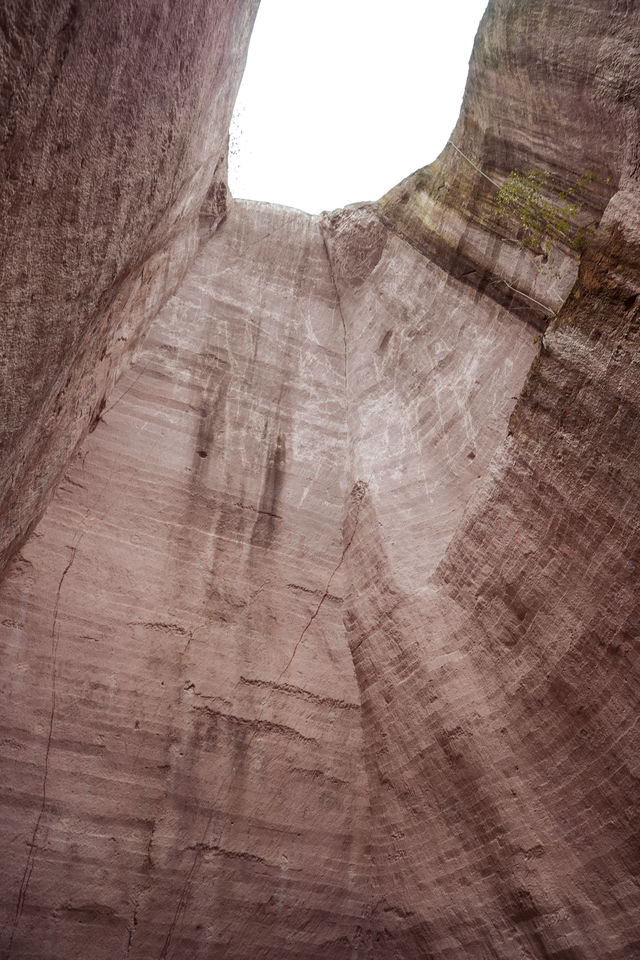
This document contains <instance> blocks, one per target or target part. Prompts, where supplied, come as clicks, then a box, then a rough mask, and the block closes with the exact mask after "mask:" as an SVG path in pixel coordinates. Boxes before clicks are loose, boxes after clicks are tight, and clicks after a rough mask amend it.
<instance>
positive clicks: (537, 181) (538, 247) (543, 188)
mask: <svg viewBox="0 0 640 960" xmlns="http://www.w3.org/2000/svg"><path fill="white" fill-rule="evenodd" d="M595 179H596V177H595V174H594V172H593V170H587V171H586V172H585V173H584V174H583V175H582V176H581V177H580V178H579V179H578V180H577V181H576V182H575V184H574V185H573V186H571V187H569V188H568V189H565V190H561V191H554V189H553V180H552V177H551V174H550V173H549V171H547V170H544V171H539V170H528V171H527V172H526V173H521V172H520V171H518V170H512V171H511V173H510V174H509V176H508V178H507V180H506V181H505V182H504V183H503V184H502V186H501V187H500V190H499V191H498V196H497V199H496V204H497V207H498V210H499V211H500V213H501V214H502V215H503V216H504V217H505V218H508V219H512V218H514V217H515V218H517V220H518V224H519V228H518V242H519V243H520V246H522V247H523V248H525V249H528V250H535V251H538V252H542V253H543V254H544V255H545V259H546V258H547V257H548V256H549V254H550V253H551V249H552V247H553V246H555V245H557V244H564V245H565V246H567V247H569V248H570V249H571V250H577V251H580V252H581V251H582V250H583V249H584V247H585V246H586V243H587V240H588V237H589V234H590V232H591V231H592V229H593V227H592V226H587V227H585V226H584V225H580V224H579V222H578V220H579V217H580V213H581V212H582V206H583V197H584V191H585V187H586V185H587V184H588V183H590V182H592V181H593V180H595ZM554 193H555V199H554V200H552V199H549V198H550V196H552V195H553V194H554Z"/></svg>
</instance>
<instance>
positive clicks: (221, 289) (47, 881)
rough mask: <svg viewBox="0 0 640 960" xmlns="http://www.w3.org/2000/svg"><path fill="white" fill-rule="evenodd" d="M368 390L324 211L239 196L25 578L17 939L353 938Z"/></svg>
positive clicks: (12, 748)
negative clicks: (349, 626)
mask: <svg viewBox="0 0 640 960" xmlns="http://www.w3.org/2000/svg"><path fill="white" fill-rule="evenodd" d="M337 333H339V336H337V335H336V334H337ZM344 404H345V392H344V354H343V338H342V332H341V320H340V315H339V310H338V307H337V302H336V298H335V289H334V286H333V282H332V279H331V275H330V272H329V268H328V262H327V259H326V255H325V249H324V244H323V241H322V237H321V234H320V230H319V226H318V224H317V218H312V217H309V216H307V215H305V214H296V213H292V212H290V211H284V210H281V209H278V208H269V207H266V206H261V205H250V204H246V205H245V204H242V205H241V204H236V205H235V206H234V213H233V216H232V218H231V221H230V222H228V223H227V224H225V225H224V226H223V227H222V228H221V229H220V231H219V233H218V234H216V237H215V238H214V239H213V240H212V241H210V242H209V243H208V244H207V245H206V246H205V247H204V249H203V251H202V252H201V254H200V255H199V257H198V259H197V261H196V263H195V265H194V267H193V268H192V270H191V271H190V273H189V274H188V277H187V279H186V280H185V282H184V283H183V285H182V286H181V289H180V293H179V294H178V295H177V296H176V297H175V298H174V299H173V300H172V301H171V303H170V304H169V306H168V307H167V308H165V310H164V311H163V313H162V314H161V317H160V318H159V320H158V322H157V323H156V324H155V325H154V326H153V328H152V331H151V333H150V335H149V337H148V339H147V341H146V343H145V346H144V349H143V351H142V352H141V354H140V356H139V357H138V359H137V360H136V362H135V364H134V365H133V366H132V367H131V369H130V371H129V372H128V373H127V375H126V376H125V377H123V378H122V379H121V381H120V382H119V384H118V387H117V389H116V391H115V395H114V396H113V397H112V399H111V400H110V401H109V403H108V405H107V407H106V409H105V411H104V412H103V414H102V420H101V422H100V423H98V425H97V427H96V430H95V431H94V433H93V434H91V436H90V440H89V443H88V444H85V446H84V447H83V448H82V449H81V451H80V452H79V454H78V456H77V458H76V460H75V462H74V464H73V466H72V467H71V469H70V470H69V471H68V473H67V475H66V477H65V479H64V480H63V482H62V484H61V485H60V487H59V489H58V492H57V494H56V496H55V499H54V501H53V502H52V504H51V506H50V508H49V510H48V511H47V514H46V517H45V519H44V520H43V521H42V522H41V524H40V525H39V527H38V530H37V533H36V534H35V535H34V536H33V537H32V539H31V540H30V541H29V543H28V544H27V546H26V547H25V548H24V549H23V551H22V553H21V554H20V556H19V558H18V559H17V560H16V562H15V563H14V564H13V565H12V567H11V568H10V572H9V574H8V577H7V579H6V581H5V587H4V594H3V596H4V603H3V611H2V620H3V623H4V630H5V633H4V640H5V642H6V646H4V645H3V646H4V653H3V667H4V669H3V673H4V676H5V677H6V682H5V685H4V703H5V704H8V703H22V704H23V709H22V711H21V713H20V715H19V716H16V715H8V714H6V713H5V711H4V710H3V743H4V747H3V753H4V760H3V766H4V767H5V769H6V770H7V773H8V777H9V780H10V783H11V787H10V789H9V790H8V791H7V790H5V791H3V816H2V819H3V823H4V824H5V828H4V835H5V839H7V840H8V839H9V838H10V837H12V838H13V839H12V840H11V841H10V842H9V843H7V845H6V848H5V849H6V855H5V861H4V863H5V868H4V870H3V879H2V886H3V893H2V903H3V911H4V914H5V916H4V923H5V926H4V930H5V947H4V949H5V950H7V943H9V942H10V943H11V944H12V945H11V949H10V950H9V951H8V953H7V955H8V956H11V957H14V958H15V957H24V958H26V957H38V956H42V955H43V953H42V951H43V950H44V951H45V953H46V955H47V956H49V957H51V958H53V957H55V956H65V957H71V956H83V957H85V956H87V953H86V949H87V943H88V942H89V940H90V941H91V942H92V944H93V946H92V948H91V949H92V953H91V956H92V957H96V958H97V957H113V956H114V955H115V956H119V955H122V956H124V955H127V956H129V957H131V958H134V957H136V956H138V957H159V956H162V957H174V956H175V957H177V956H184V955H185V954H186V955H188V956H190V957H197V956H203V957H204V956H207V957H208V956H211V951H212V950H214V951H215V955H216V956H217V957H229V958H231V957H240V956H245V955H246V943H247V942H249V943H251V944H252V945H253V946H252V951H253V952H252V955H253V956H256V957H257V956H267V955H270V956H272V955H274V954H273V951H274V950H275V951H276V952H277V954H278V956H281V957H285V956H286V957H308V956H310V955H311V954H312V953H313V952H314V951H320V953H321V952H322V951H321V950H320V947H321V944H322V942H323V941H324V940H328V939H330V937H331V938H333V939H335V940H336V943H335V944H334V946H333V947H332V948H331V949H332V950H333V955H334V956H336V957H339V956H344V957H349V956H351V949H352V947H351V946H350V945H349V943H350V942H351V940H352V939H353V935H354V930H355V928H356V927H357V926H358V924H359V923H360V918H361V917H362V916H363V915H364V913H365V901H366V875H367V866H366V845H367V842H368V841H367V822H368V821H367V803H368V800H367V791H366V788H365V776H364V768H363V767H362V765H361V762H360V760H359V758H360V757H361V756H362V749H361V744H360V738H361V733H360V730H361V726H360V705H359V696H358V688H357V685H356V682H355V677H354V674H353V666H352V662H351V657H350V654H349V650H348V646H347V644H346V642H345V640H344V630H343V626H342V608H341V601H342V590H343V577H342V570H341V565H342V559H343V545H342V537H341V516H342V504H343V497H344V475H345V474H344V459H343V450H344V445H345V434H346V419H345V415H344ZM36 584H37V588H35V585H36ZM52 601H53V606H52ZM12 659H13V663H15V662H16V661H18V662H19V663H20V667H19V669H13V668H12ZM27 705H28V708H27ZM61 870H62V873H61V872H60V871H61ZM328 917H330V921H328V920H327V918H328ZM278 931H280V934H278ZM327 931H328V932H327ZM341 938H344V943H343V942H342V940H341ZM269 951H271V952H269Z"/></svg>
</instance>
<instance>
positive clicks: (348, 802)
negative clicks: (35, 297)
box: [0, 0, 640, 960]
mask: <svg viewBox="0 0 640 960" xmlns="http://www.w3.org/2000/svg"><path fill="white" fill-rule="evenodd" d="M639 29H640V14H639V12H638V11H637V10H636V9H635V7H634V6H633V5H632V4H630V3H628V2H627V0H620V2H616V3H606V4H605V3H604V0H584V2H581V3H579V4H574V5H571V6H562V7H561V6H560V5H557V4H553V3H551V0H535V2H531V3H526V4H524V3H519V2H516V0H499V2H495V3H491V4H490V5H489V8H488V12H487V14H486V16H485V19H484V21H483V24H482V25H481V29H480V32H479V36H478V39H477V41H476V46H475V50H474V55H473V58H472V63H471V68H470V81H469V85H468V88H467V93H466V96H465V101H464V104H463V110H462V114H461V119H460V122H459V125H458V127H457V128H456V132H455V134H454V135H453V140H454V142H455V143H456V144H458V146H460V148H461V149H462V150H463V151H464V153H465V154H466V155H467V157H469V158H472V159H473V160H474V162H479V163H480V164H481V165H482V167H483V169H484V170H485V171H486V172H488V173H489V174H490V175H491V176H492V177H493V178H498V180H501V179H503V178H504V177H505V176H506V175H507V174H508V172H509V170H510V169H511V168H513V167H517V168H523V167H525V166H529V165H530V166H533V167H536V168H540V167H542V168H548V169H550V170H552V171H553V172H554V174H555V175H556V176H557V177H558V178H559V180H560V181H564V182H566V183H568V184H571V183H572V182H575V180H576V178H577V177H579V176H580V175H581V173H583V172H584V170H585V169H586V168H589V167H593V169H594V170H595V172H596V174H597V177H598V179H597V181H595V182H593V183H592V184H591V186H590V187H589V192H588V196H587V200H586V212H585V214H584V216H585V217H591V218H594V219H600V218H601V222H600V225H599V227H598V229H597V231H596V232H595V234H594V236H593V238H592V240H591V242H590V243H589V245H588V247H587V249H586V251H585V252H584V254H583V255H582V257H581V258H579V257H578V255H577V253H576V252H575V251H573V250H571V249H570V248H568V247H567V248H566V249H564V248H563V249H560V248H558V249H556V250H555V251H554V253H553V263H554V266H553V270H547V272H546V273H545V272H543V271H542V270H540V269H539V268H540V266H542V264H541V263H540V255H539V254H536V251H527V250H523V249H522V248H521V247H520V246H519V245H518V243H517V241H516V236H515V233H514V229H513V224H509V223H507V222H505V221H503V220H501V219H500V218H499V217H498V215H497V212H496V209H495V204H494V201H495V194H496V188H495V187H494V186H492V185H491V184H490V183H489V182H488V181H487V180H485V178H484V177H483V176H482V175H481V174H480V173H478V172H477V171H476V170H475V169H474V168H473V166H472V165H471V164H470V163H469V161H468V160H465V159H464V158H463V157H461V156H460V155H459V154H457V153H456V152H455V151H454V150H453V148H452V147H451V146H448V147H447V148H446V150H445V151H444V152H443V154H442V156H441V157H440V158H439V160H438V161H437V162H436V163H435V164H433V165H432V166H431V167H430V168H427V169H426V170H424V171H420V172H418V173H417V174H414V175H413V176H412V177H410V178H408V180H407V181H405V182H404V183H403V184H401V185H400V186H399V187H398V188H396V189H395V190H394V191H392V192H391V193H390V194H388V195H387V196H386V197H384V198H382V200H381V201H379V202H378V203H371V204H359V205H356V206H353V207H349V208H346V209H345V210H341V211H335V212H333V213H331V214H325V215H323V216H322V217H312V216H309V215H306V214H303V213H300V212H298V211H292V210H287V209H284V208H279V207H274V206H269V205H267V204H255V203H248V202H241V201H234V202H233V203H232V204H231V205H230V209H229V215H228V217H227V219H226V221H225V222H224V223H223V224H222V225H221V226H220V227H219V229H218V230H217V232H216V233H215V235H214V236H213V237H211V238H209V239H208V240H206V241H205V242H204V243H203V245H202V246H201V248H200V252H199V254H198V257H197V259H196V260H195V262H194V263H193V264H192V266H191V268H190V269H189V271H188V273H187V274H186V276H185V278H184V280H183V281H182V283H181V284H180V286H179V289H178V291H177V293H176V295H175V296H174V297H173V298H172V299H171V300H170V301H169V302H168V303H167V304H166V305H165V306H164V308H163V309H162V311H161V312H160V314H159V315H158V317H157V318H156V319H155V321H154V322H153V324H152V325H151V328H150V330H149V333H148V335H147V337H146V339H145V341H144V343H143V345H142V348H141V351H140V353H139V355H138V357H137V359H136V361H135V363H134V364H133V365H132V366H131V367H130V369H129V370H128V371H127V372H126V374H125V375H123V376H122V377H121V379H120V380H119V382H118V383H117V385H116V387H115V389H114V390H113V391H112V393H111V394H110V396H109V398H108V400H107V403H106V406H105V408H104V410H103V411H102V414H101V417H100V419H99V420H97V422H96V426H95V430H94V431H93V432H92V433H91V434H90V435H89V436H88V437H87V438H86V439H85V440H84V441H83V442H82V444H81V446H80V448H79V450H78V452H77V454H76V456H75V458H74V460H73V462H72V463H71V465H70V466H69V468H68V470H67V472H66V474H65V477H64V480H63V481H62V483H61V484H60V485H59V486H58V488H57V491H56V493H55V496H54V498H53V500H52V501H51V503H50V505H49V507H48V509H47V511H46V513H45V514H44V516H43V518H42V520H41V521H40V523H39V525H38V527H37V528H36V530H35V532H34V533H33V534H32V535H31V537H30V538H29V539H28V540H27V542H26V543H25V544H24V545H23V547H22V549H21V551H20V552H19V553H18V554H17V555H16V556H15V557H14V559H13V560H12V562H11V563H10V564H9V565H8V567H7V569H6V574H5V578H4V581H3V583H2V587H1V589H0V639H1V641H2V643H1V646H0V656H1V658H2V659H1V661H0V663H1V671H2V678H3V679H2V698H1V700H0V756H1V757H2V788H1V790H0V844H1V849H2V854H3V870H2V871H0V911H1V912H0V924H2V927H1V930H2V933H1V934H0V936H1V939H0V957H2V958H3V960H5V958H6V960H23V958H24V960H45V958H46V960H63V958H64V960H103V958H104V960H106V958H109V960H111V958H113V957H117V958H120V957H122V958H123V960H126V958H130V960H182V958H184V960H186V958H189V960H205V958H206V960H213V958H215V960H249V958H251V960H254V958H262V960H321V958H322V960H325V958H327V960H329V958H330V960H425V958H426V960H467V958H469V960H488V958H493V960H634V958H635V957H636V956H640V937H639V934H638V923H637V918H638V916H639V915H640V902H639V901H640V898H639V896H638V873H639V870H638V868H639V866H640V864H639V857H638V844H637V826H636V822H637V815H638V800H639V796H638V758H639V756H640V753H639V750H638V733H637V730H638V712H639V708H640V703H639V700H640V697H639V694H638V690H639V685H638V675H637V674H638V643H637V640H638V627H639V624H640V602H639V600H638V581H639V579H640V569H639V568H640V536H639V534H640V520H639V519H638V503H639V502H640V467H639V464H640V439H639V438H640V364H639V362H638V358H639V357H640V342H639V341H640V325H639V322H638V317H639V316H640V305H639V301H638V296H639V295H640V190H639V184H638V178H639V176H640V174H639V172H638V164H637V161H636V160H635V159H634V157H637V156H638V154H639V152H640V131H639V127H638V122H637V113H636V111H637V106H636V105H637V103H638V102H639V101H638V98H637V96H636V93H637V86H638V82H639V80H640V70H639V69H638V64H637V53H636V46H635V44H636V41H637V36H638V30H639ZM634 38H635V39H634ZM607 180H609V182H608V183H607ZM576 278H577V279H576ZM574 281H575V282H574ZM514 288H515V289H514ZM531 298H533V301H532V299H531ZM534 301H539V302H538V303H536V302H534ZM556 314H557V315H556ZM549 317H551V320H550V322H547V321H548V318H549Z"/></svg>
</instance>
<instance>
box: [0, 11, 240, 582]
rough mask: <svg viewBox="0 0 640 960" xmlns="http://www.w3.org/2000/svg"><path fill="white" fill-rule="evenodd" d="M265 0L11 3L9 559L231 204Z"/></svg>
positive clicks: (0, 42) (0, 53)
mask: <svg viewBox="0 0 640 960" xmlns="http://www.w3.org/2000/svg"><path fill="white" fill-rule="evenodd" d="M257 6H258V0H215V2H209V0H207V2H204V0H189V2H188V3H181V4H177V5H175V4H174V5H169V4H167V3H165V2H163V0H146V2H145V3H143V4H139V3H133V2H130V0H98V2H93V0H92V2H86V0H59V2H58V0H57V2H55V3H47V2H37V0H29V2H22V0H16V2H9V3H5V4H3V9H2V11H1V12H0V90H1V94H0V98H1V99H0V181H1V182H2V191H0V316H1V323H2V344H1V352H0V362H1V364H2V366H1V374H0V379H1V384H2V386H1V387H0V425H1V426H0V459H1V461H2V471H1V474H0V569H1V568H2V567H3V566H4V564H5V563H6V560H7V558H8V556H10V554H11V552H12V551H13V549H14V548H15V547H16V546H17V545H18V544H19V543H20V542H21V540H22V539H23V538H24V536H25V534H26V532H27V530H28V529H29V526H30V525H31V524H32V522H33V521H34V520H35V519H36V518H37V517H38V515H39V514H40V512H41V511H42V509H43V507H44V505H45V503H46V502H47V499H48V498H49V496H50V495H51V492H52V489H53V487H54V486H55V484H56V483H57V482H58V480H59V479H60V477H61V474H62V472H63V471H64V468H65V466H66V464H67V462H68V460H69V457H70V456H71V455H72V453H73V451H74V449H75V447H76V444H77V443H78V441H79V440H80V438H81V436H82V435H83V433H84V432H85V431H86V430H87V428H88V426H89V424H90V422H91V420H92V419H93V418H94V417H95V416H96V415H97V414H98V413H99V410H100V407H101V405H102V403H103V402H104V398H105V396H106V395H107V394H108V392H109V390H110V388H111V386H112V385H113V382H114V380H115V378H116V376H117V375H118V373H119V372H120V371H121V369H122V361H123V358H125V357H126V356H127V355H130V354H131V352H132V350H133V349H134V348H135V345H136V344H137V342H138V341H139V339H140V337H141V336H142V335H143V334H144V332H145V331H146V328H147V327H148V324H149V322H150V320H151V319H152V318H153V316H155V314H156V313H157V311H158V309H159V307H160V306H161V305H162V304H163V303H164V302H165V301H166V300H167V299H168V297H170V296H171V295H172V294H173V293H174V292H175V289H176V288H177V285H178V283H179V282H180V280H181V278H182V277H183V275H184V273H185V270H186V268H187V266H188V265H189V263H190V262H191V260H192V259H193V257H194V256H195V254H196V252H197V247H198V217H199V215H202V216H204V217H206V218H207V219H206V224H207V226H208V227H209V228H210V229H214V228H215V225H216V223H217V222H218V221H219V220H220V218H221V217H222V216H224V211H225V204H226V151H227V146H226V144H227V131H228V128H229V120H230V116H231V110H232V107H233V102H234V99H235V95H236V91H237V87H238V85H239V82H240V77H241V75H242V70H243V66H244V60H245V56H246V49H247V45H248V41H249V34H250V31H251V26H252V23H253V18H254V16H255V13H256V10H257Z"/></svg>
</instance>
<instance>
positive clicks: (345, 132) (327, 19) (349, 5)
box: [229, 0, 487, 213]
mask: <svg viewBox="0 0 640 960" xmlns="http://www.w3.org/2000/svg"><path fill="white" fill-rule="evenodd" d="M486 5H487V0H444V2H442V0H262V2H261V4H260V9H259V11H258V16H257V19H256V24H255V28H254V31H253V37H252V40H251V46H250V48H249V56H248V60H247V67H246V70H245V74H244V78H243V81H242V86H241V88H240V92H239V94H238V100H237V102H236V110H235V113H234V119H233V121H232V125H231V149H230V157H229V185H230V187H231V192H232V194H233V195H234V196H235V197H241V198H244V199H248V200H267V201H270V202H271V203H280V204H284V205H285V206H291V207H298V208H299V209H301V210H307V211H308V212H310V213H319V212H320V211H321V210H333V209H335V208H336V207H342V206H345V205H346V204H348V203H356V202H358V201H360V200H376V199H377V198H378V197H380V196H382V194H384V193H386V191H387V190H389V189H390V188H391V187H393V186H394V185H395V184H396V183H398V182H399V181H400V180H402V179H403V178H404V177H406V176H408V175H409V174H410V173H412V172H413V171H414V170H417V169H418V168H420V167H423V166H425V165H426V164H427V163H431V161H433V160H435V158H436V157H437V156H438V154H439V153H440V151H441V150H442V148H443V147H444V145H445V143H446V141H447V139H448V137H449V136H450V134H451V131H452V130H453V127H454V125H455V123H456V120H457V119H458V113H459V111H460V103H461V101H462V94H463V91H464V86H465V82H466V77H467V69H468V62H469V57H470V55H471V48H472V46H473V39H474V36H475V33H476V30H477V28H478V24H479V22H480V18H481V16H482V14H483V13H484V9H485V7H486Z"/></svg>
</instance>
